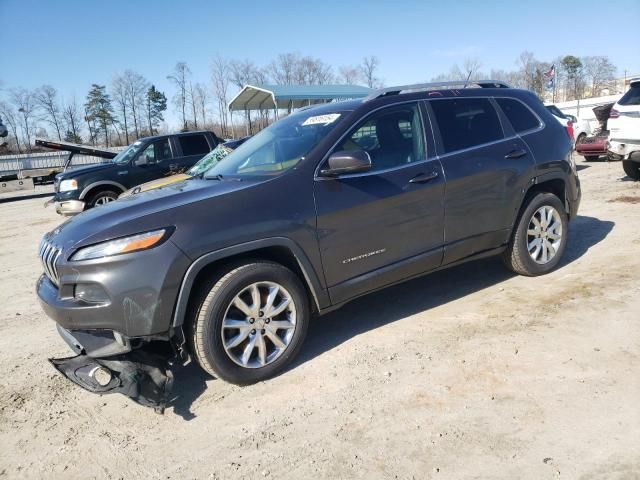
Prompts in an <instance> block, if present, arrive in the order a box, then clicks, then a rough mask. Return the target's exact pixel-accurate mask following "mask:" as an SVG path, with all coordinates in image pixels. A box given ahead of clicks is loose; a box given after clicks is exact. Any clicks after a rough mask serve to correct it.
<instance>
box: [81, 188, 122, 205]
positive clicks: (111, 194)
mask: <svg viewBox="0 0 640 480" xmlns="http://www.w3.org/2000/svg"><path fill="white" fill-rule="evenodd" d="M117 199H118V192H115V191H113V190H101V191H99V192H96V193H94V194H93V195H91V196H90V197H89V199H88V200H87V208H95V207H101V206H102V205H106V204H107V203H110V202H113V201H114V200H117Z"/></svg>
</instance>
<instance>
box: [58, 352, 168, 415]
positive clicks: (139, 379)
mask: <svg viewBox="0 0 640 480" xmlns="http://www.w3.org/2000/svg"><path fill="white" fill-rule="evenodd" d="M49 361H50V362H51V364H52V365H53V366H54V367H55V368H56V370H58V371H59V372H60V373H62V374H63V375H64V376H65V377H67V378H68V379H69V380H71V381H72V382H73V383H75V384H76V385H79V386H80V387H82V388H84V389H85V390H88V391H90V392H92V393H97V394H100V395H104V394H107V393H121V394H123V395H126V396H127V397H129V398H131V399H132V400H133V401H134V402H136V403H138V404H140V405H143V406H145V407H151V408H153V409H154V410H155V411H156V412H157V413H164V409H165V407H166V405H167V401H168V399H169V394H170V393H171V387H172V386H173V373H172V372H171V370H170V368H169V360H168V359H167V358H166V357H164V356H161V355H157V354H154V353H151V352H147V351H145V350H143V349H138V350H134V351H132V352H130V353H128V354H126V355H118V356H114V357H109V358H107V359H105V358H92V357H89V356H87V355H77V356H75V357H68V358H51V359H49Z"/></svg>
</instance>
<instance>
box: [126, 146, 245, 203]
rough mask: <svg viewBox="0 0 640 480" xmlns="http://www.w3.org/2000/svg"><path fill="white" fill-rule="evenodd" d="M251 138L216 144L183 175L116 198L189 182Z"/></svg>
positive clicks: (168, 177)
mask: <svg viewBox="0 0 640 480" xmlns="http://www.w3.org/2000/svg"><path fill="white" fill-rule="evenodd" d="M249 138H251V137H243V138H240V139H238V140H227V141H225V142H224V143H220V144H218V146H217V147H216V148H214V149H213V150H211V151H210V152H209V153H207V154H206V155H205V156H204V157H202V158H201V159H200V160H198V163H196V164H195V165H194V166H193V167H191V168H190V169H189V170H187V171H186V172H184V173H176V174H175V175H169V176H167V177H163V178H159V179H158V180H152V181H151V182H146V183H143V184H141V185H136V186H135V187H133V188H130V189H129V190H127V191H126V192H124V193H122V194H121V195H120V196H119V197H118V198H124V197H128V196H129V195H136V194H138V193H142V192H146V191H147V190H152V189H154V188H159V187H164V186H165V185H170V184H172V183H178V182H182V181H183V180H189V179H190V178H193V177H197V176H199V175H202V174H203V173H204V172H206V171H207V170H209V169H210V168H211V167H213V166H214V165H216V164H217V163H218V162H219V161H220V160H222V159H223V158H224V157H226V156H227V155H229V154H230V153H231V152H233V151H234V150H235V149H236V148H238V147H239V146H240V145H242V144H243V143H244V142H246V141H247V140H248V139H249Z"/></svg>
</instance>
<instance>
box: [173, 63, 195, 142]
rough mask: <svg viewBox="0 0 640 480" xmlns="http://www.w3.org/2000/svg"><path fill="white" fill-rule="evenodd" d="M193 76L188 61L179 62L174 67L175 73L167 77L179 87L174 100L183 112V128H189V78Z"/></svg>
mask: <svg viewBox="0 0 640 480" xmlns="http://www.w3.org/2000/svg"><path fill="white" fill-rule="evenodd" d="M190 76H191V70H189V67H188V66H187V63H186V62H178V63H176V66H175V67H174V69H173V73H172V74H171V75H168V76H167V79H169V80H171V81H172V82H173V83H174V84H175V86H176V87H177V88H178V91H177V92H176V94H175V96H174V97H173V99H174V102H175V103H176V105H177V107H178V108H179V109H180V112H181V113H182V128H183V130H187V129H188V126H187V94H188V87H189V85H188V80H189V77H190Z"/></svg>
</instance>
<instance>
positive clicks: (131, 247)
mask: <svg viewBox="0 0 640 480" xmlns="http://www.w3.org/2000/svg"><path fill="white" fill-rule="evenodd" d="M168 233H169V229H166V228H163V229H162V230H154V231H153V232H146V233H139V234H137V235H131V236H130V237H123V238H118V239H116V240H109V241H108V242H102V243H98V244H96V245H91V246H89V247H84V248H81V249H80V250H78V251H77V252H76V253H74V254H73V255H72V256H71V258H70V260H72V261H78V260H91V259H94V258H102V257H109V256H112V255H120V254H122V253H129V252H137V251H139V250H147V249H149V248H152V247H154V246H156V245H158V243H160V242H161V241H162V240H163V239H164V238H165V237H166V235H167V234H168Z"/></svg>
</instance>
